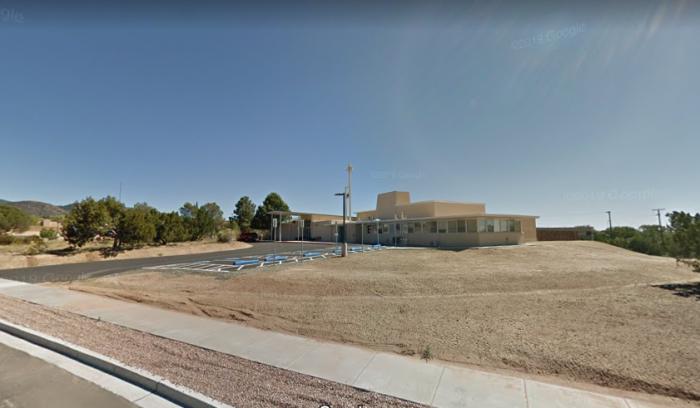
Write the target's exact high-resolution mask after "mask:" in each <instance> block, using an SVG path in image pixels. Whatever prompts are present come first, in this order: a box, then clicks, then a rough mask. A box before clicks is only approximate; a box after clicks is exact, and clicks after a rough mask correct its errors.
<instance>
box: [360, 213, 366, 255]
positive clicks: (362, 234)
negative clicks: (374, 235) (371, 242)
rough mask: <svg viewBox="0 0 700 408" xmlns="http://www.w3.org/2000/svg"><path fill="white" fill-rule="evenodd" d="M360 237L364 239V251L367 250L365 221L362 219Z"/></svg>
mask: <svg viewBox="0 0 700 408" xmlns="http://www.w3.org/2000/svg"><path fill="white" fill-rule="evenodd" d="M360 237H361V238H360V239H361V240H362V243H361V244H360V245H362V252H365V222H364V221H362V220H360Z"/></svg>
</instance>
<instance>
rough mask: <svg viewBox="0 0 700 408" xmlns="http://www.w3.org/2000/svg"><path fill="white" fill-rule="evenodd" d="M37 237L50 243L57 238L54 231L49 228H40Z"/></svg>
mask: <svg viewBox="0 0 700 408" xmlns="http://www.w3.org/2000/svg"><path fill="white" fill-rule="evenodd" d="M39 236H40V237H42V238H44V239H48V240H50V241H53V240H54V239H56V238H58V236H57V235H56V231H55V230H52V229H50V228H42V229H41V232H39Z"/></svg>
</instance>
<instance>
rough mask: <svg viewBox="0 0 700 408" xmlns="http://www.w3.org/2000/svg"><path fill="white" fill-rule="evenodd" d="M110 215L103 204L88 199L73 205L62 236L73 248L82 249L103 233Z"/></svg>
mask: <svg viewBox="0 0 700 408" xmlns="http://www.w3.org/2000/svg"><path fill="white" fill-rule="evenodd" d="M108 218H109V214H108V212H107V209H106V208H105V206H104V205H103V204H101V203H100V202H98V201H95V199H93V198H92V197H87V198H86V199H84V200H83V201H81V202H76V203H75V204H73V208H72V209H71V211H70V213H68V215H66V218H65V219H64V220H63V226H62V228H61V234H62V235H63V237H64V238H65V239H66V241H68V244H70V245H71V246H72V247H74V248H75V247H82V246H83V245H85V244H86V243H88V242H90V241H92V240H93V239H94V238H95V236H96V235H98V234H100V233H102V231H103V230H104V227H105V225H106V224H107V221H108Z"/></svg>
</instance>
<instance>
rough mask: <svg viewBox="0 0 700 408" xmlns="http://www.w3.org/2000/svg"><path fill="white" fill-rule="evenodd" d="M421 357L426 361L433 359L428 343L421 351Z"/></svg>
mask: <svg viewBox="0 0 700 408" xmlns="http://www.w3.org/2000/svg"><path fill="white" fill-rule="evenodd" d="M421 358H422V359H423V360H425V362H426V363H427V362H428V361H429V360H432V359H433V352H432V351H431V350H430V345H427V346H426V347H425V349H423V352H422V353H421Z"/></svg>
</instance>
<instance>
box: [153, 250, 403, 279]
mask: <svg viewBox="0 0 700 408" xmlns="http://www.w3.org/2000/svg"><path fill="white" fill-rule="evenodd" d="M286 248H288V246H287V247H286ZM390 248H392V247H383V246H374V245H365V246H361V245H352V244H349V245H348V256H356V255H358V254H362V253H363V251H364V252H375V251H382V250H386V249H390ZM339 256H341V249H340V246H329V247H328V248H324V249H322V250H319V249H317V248H316V249H311V250H305V251H302V250H298V251H288V252H272V253H268V254H261V255H249V256H240V257H227V258H217V259H211V260H198V261H193V262H181V263H172V264H164V265H157V266H150V267H147V268H144V269H155V270H189V271H202V272H221V273H235V272H240V271H241V270H243V269H252V268H262V267H266V266H273V265H281V264H293V263H299V262H310V261H317V260H322V259H327V258H336V257H339Z"/></svg>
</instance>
